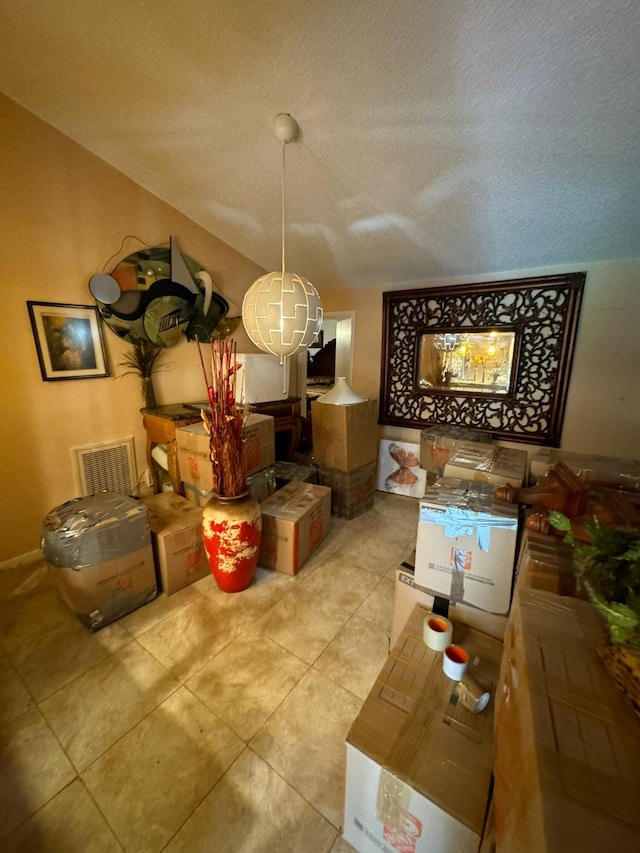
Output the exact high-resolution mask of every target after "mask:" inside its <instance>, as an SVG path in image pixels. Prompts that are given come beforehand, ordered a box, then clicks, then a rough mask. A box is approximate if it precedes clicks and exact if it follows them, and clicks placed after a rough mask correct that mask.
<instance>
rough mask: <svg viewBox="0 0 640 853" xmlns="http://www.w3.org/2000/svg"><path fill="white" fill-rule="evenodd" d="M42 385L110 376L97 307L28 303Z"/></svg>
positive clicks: (57, 303)
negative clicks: (44, 383) (43, 383)
mask: <svg viewBox="0 0 640 853" xmlns="http://www.w3.org/2000/svg"><path fill="white" fill-rule="evenodd" d="M27 308H28V310H29V319H30V321H31V328H32V330H33V337H34V340H35V344H36V352H37V354H38V363H39V365H40V372H41V373H42V380H43V382H56V381H59V380H69V379H102V378H103V377H105V376H109V375H110V373H109V365H108V362H107V353H106V350H105V346H104V340H103V338H102V326H101V323H100V316H99V314H98V309H97V307H96V306H92V305H66V304H63V303H59V302H31V301H28V302H27Z"/></svg>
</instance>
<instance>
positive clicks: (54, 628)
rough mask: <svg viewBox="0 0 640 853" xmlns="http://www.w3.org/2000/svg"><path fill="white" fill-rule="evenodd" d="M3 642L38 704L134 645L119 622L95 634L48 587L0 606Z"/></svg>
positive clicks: (0, 635)
mask: <svg viewBox="0 0 640 853" xmlns="http://www.w3.org/2000/svg"><path fill="white" fill-rule="evenodd" d="M0 627H1V628H2V631H1V634H0V638H1V639H0V643H1V644H2V646H3V648H4V650H5V651H6V653H7V656H8V657H9V659H10V660H11V662H12V663H13V665H14V666H15V668H16V669H17V670H18V672H19V673H20V675H21V676H22V678H23V680H24V681H25V683H26V685H27V687H28V688H29V690H30V691H31V693H32V695H33V696H34V697H35V699H36V700H37V701H40V700H42V699H44V698H45V697H46V696H49V695H51V694H52V693H54V692H55V691H56V690H59V689H60V688H61V687H63V686H64V685H65V684H68V683H69V682H70V681H73V679H74V678H77V677H78V676H80V675H82V674H83V673H84V672H86V671H87V670H88V669H90V668H91V667H92V666H95V664H97V663H99V662H100V661H101V660H104V659H105V658H106V657H108V656H109V655H110V654H111V653H112V652H114V651H116V649H119V648H121V647H122V646H124V645H126V643H129V642H131V635H130V634H129V633H128V632H127V631H125V629H124V628H123V627H122V626H121V625H119V624H118V623H114V624H112V625H107V626H106V627H104V628H102V629H101V630H100V631H97V632H95V633H91V632H90V631H89V630H88V629H87V628H85V627H84V626H83V625H82V624H81V623H80V622H79V620H78V619H77V618H76V616H75V615H74V614H73V613H71V611H70V610H69V609H68V608H67V607H65V605H63V604H62V603H61V602H60V601H59V600H58V598H57V596H56V595H55V593H54V592H53V590H52V589H50V588H49V587H48V586H47V585H45V586H42V585H38V586H37V587H36V588H35V589H33V590H31V589H29V590H28V591H27V592H25V593H24V594H20V595H17V594H14V595H12V596H11V597H9V598H7V599H4V600H2V602H0Z"/></svg>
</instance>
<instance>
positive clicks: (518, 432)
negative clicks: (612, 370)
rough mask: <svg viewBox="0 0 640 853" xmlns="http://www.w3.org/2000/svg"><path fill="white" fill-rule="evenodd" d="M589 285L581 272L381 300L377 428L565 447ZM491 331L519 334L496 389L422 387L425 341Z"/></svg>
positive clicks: (389, 296) (401, 294) (406, 292)
mask: <svg viewBox="0 0 640 853" xmlns="http://www.w3.org/2000/svg"><path fill="white" fill-rule="evenodd" d="M585 279H586V274H585V273H583V272H579V273H570V274H566V275H555V276H542V277H536V278H526V279H515V280H513V281H498V282H485V283H482V284H474V285H453V286H450V287H433V288H423V289H419V290H402V291H389V292H385V293H383V323H384V337H383V346H382V375H381V393H380V422H381V423H383V424H391V425H397V426H401V427H410V428H414V429H422V428H424V427H426V426H429V425H432V424H441V425H446V424H450V425H452V426H453V425H455V426H463V427H465V426H466V427H471V428H473V429H479V430H483V431H485V432H487V433H488V434H490V435H491V436H492V437H493V438H496V439H504V440H509V441H517V442H525V443H529V444H540V445H547V446H551V447H557V446H559V444H560V438H561V433H562V422H563V418H564V412H565V404H566V398H567V390H568V384H569V375H570V370H571V360H572V357H573V350H574V345H575V339H576V333H577V328H578V316H579V311H580V304H581V301H582V293H583V290H584V284H585ZM491 331H497V332H501V331H508V332H513V333H515V338H514V337H513V336H512V337H511V340H513V341H514V343H513V346H512V352H511V362H510V365H511V366H510V375H509V376H507V378H506V380H505V383H504V385H503V387H502V388H501V389H500V390H498V389H497V388H496V389H494V388H492V387H491V385H490V383H489V382H487V384H486V385H481V386H473V385H470V384H469V385H468V386H467V387H465V383H463V382H459V383H457V384H456V383H455V382H454V383H453V384H452V385H451V387H448V386H447V381H448V379H447V381H445V382H443V383H442V384H437V383H436V384H433V383H431V384H430V383H428V382H426V383H425V379H424V376H423V375H422V373H421V371H422V366H421V365H422V364H423V362H424V352H423V347H424V344H425V341H434V340H435V339H436V338H438V337H439V336H440V335H450V336H458V337H457V338H454V339H455V340H458V339H462V340H463V339H464V337H465V333H474V332H477V333H480V332H482V333H489V334H490V333H491ZM424 336H427V337H426V338H425V337H424Z"/></svg>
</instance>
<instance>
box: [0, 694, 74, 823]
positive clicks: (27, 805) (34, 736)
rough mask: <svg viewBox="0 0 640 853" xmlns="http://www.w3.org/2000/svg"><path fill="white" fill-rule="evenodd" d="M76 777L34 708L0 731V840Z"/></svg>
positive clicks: (40, 715)
mask: <svg viewBox="0 0 640 853" xmlns="http://www.w3.org/2000/svg"><path fill="white" fill-rule="evenodd" d="M75 776H76V772H75V770H74V769H73V767H72V766H71V763H70V762H69V759H68V758H67V757H66V755H65V754H64V752H63V751H62V749H61V748H60V744H59V743H58V741H57V740H56V739H55V737H54V736H53V734H52V732H51V729H50V728H49V726H48V725H47V723H46V721H45V720H44V718H43V716H42V714H41V713H40V711H39V710H38V709H37V708H34V709H33V710H31V711H27V712H26V714H23V715H22V716H21V717H19V718H18V719H17V720H14V721H13V722H11V723H9V724H8V725H6V726H4V728H2V729H1V730H0V839H2V838H5V837H6V836H7V835H9V833H11V832H13V831H14V830H15V829H17V828H18V827H19V826H20V825H21V824H22V823H23V822H24V821H25V820H26V819H27V818H29V817H30V816H31V815H32V814H34V813H35V812H36V811H37V810H38V809H39V808H41V807H42V806H43V805H44V804H45V803H46V802H47V801H48V800H50V799H51V797H53V796H55V795H56V794H57V793H58V791H60V790H61V789H62V788H64V786H65V785H67V784H68V783H69V782H71V781H72V779H73V778H74V777H75Z"/></svg>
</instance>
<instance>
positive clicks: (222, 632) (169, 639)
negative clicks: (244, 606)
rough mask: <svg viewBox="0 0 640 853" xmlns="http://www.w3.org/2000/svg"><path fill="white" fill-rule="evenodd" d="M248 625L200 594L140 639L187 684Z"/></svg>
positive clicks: (142, 643)
mask: <svg viewBox="0 0 640 853" xmlns="http://www.w3.org/2000/svg"><path fill="white" fill-rule="evenodd" d="M238 594H239V593H238ZM244 627H246V626H245V622H244V620H243V619H242V617H241V616H237V615H236V614H234V612H233V611H232V610H227V609H226V608H225V607H220V605H218V604H216V603H215V602H214V601H212V600H211V599H209V598H207V596H205V595H200V594H199V595H198V597H197V598H196V599H194V601H192V602H191V603H190V604H188V605H187V606H186V607H183V608H182V609H181V610H178V611H177V612H176V613H174V614H173V615H172V616H169V617H168V618H167V619H165V620H163V621H162V622H160V624H159V625H156V626H155V627H154V628H151V630H150V631H146V632H145V633H144V634H141V635H140V636H139V637H138V642H139V643H140V644H141V645H142V646H144V648H145V649H147V650H148V651H149V652H151V654H152V655H154V657H156V658H157V659H158V660H159V661H160V662H161V663H162V664H163V665H164V666H166V668H167V669H168V670H169V671H170V672H171V673H173V675H174V676H175V677H176V678H178V679H179V680H180V681H181V682H183V683H184V682H185V681H186V680H187V679H188V678H190V677H191V676H192V675H195V674H196V672H198V670H199V669H201V668H202V667H203V666H204V665H205V663H206V662H207V661H208V660H210V659H211V658H212V657H214V655H216V654H218V652H220V651H222V649H223V648H224V647H225V646H227V645H228V644H229V643H230V642H231V641H232V640H234V639H235V638H236V637H237V636H238V634H240V633H241V632H242V631H243V630H244Z"/></svg>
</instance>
